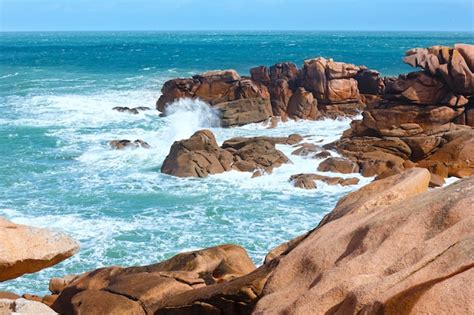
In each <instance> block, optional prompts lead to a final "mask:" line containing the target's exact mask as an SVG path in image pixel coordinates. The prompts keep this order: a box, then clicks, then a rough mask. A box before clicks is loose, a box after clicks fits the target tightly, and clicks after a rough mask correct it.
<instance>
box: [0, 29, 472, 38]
mask: <svg viewBox="0 0 474 315" xmlns="http://www.w3.org/2000/svg"><path fill="white" fill-rule="evenodd" d="M41 32H56V33H60V32H64V33H65V32H71V33H73V32H78V33H79V32H352V33H357V32H374V33H382V32H406V33H408V32H423V33H456V32H457V33H474V30H416V29H412V30H395V29H386V30H370V29H366V30H344V29H224V30H216V29H197V30H192V29H128V30H127V29H110V30H100V29H99V30H97V29H96V30H94V29H90V30H87V29H84V30H80V29H77V30H47V29H45V30H0V33H41ZM473 40H474V39H473Z"/></svg>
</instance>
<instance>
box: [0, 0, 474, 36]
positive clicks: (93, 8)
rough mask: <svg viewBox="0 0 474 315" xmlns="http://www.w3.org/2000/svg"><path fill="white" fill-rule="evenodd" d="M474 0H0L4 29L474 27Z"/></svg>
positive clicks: (360, 28) (389, 28)
mask: <svg viewBox="0 0 474 315" xmlns="http://www.w3.org/2000/svg"><path fill="white" fill-rule="evenodd" d="M473 20H474V0H0V30H1V31H87V30H89V31H90V30H397V31H410V30H413V31H471V32H472V31H474V24H473V23H474V22H473Z"/></svg>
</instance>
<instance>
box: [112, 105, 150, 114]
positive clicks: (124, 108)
mask: <svg viewBox="0 0 474 315" xmlns="http://www.w3.org/2000/svg"><path fill="white" fill-rule="evenodd" d="M112 109H113V110H116V111H118V112H122V113H124V112H125V113H130V114H135V115H136V114H138V113H140V112H141V111H146V110H150V109H151V108H149V107H145V106H139V107H132V108H130V107H127V106H116V107H114V108H112Z"/></svg>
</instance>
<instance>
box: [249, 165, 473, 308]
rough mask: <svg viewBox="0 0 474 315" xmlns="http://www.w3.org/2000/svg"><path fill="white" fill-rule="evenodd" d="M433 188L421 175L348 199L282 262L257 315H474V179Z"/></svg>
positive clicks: (424, 173) (386, 182) (370, 187)
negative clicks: (430, 188)
mask: <svg viewBox="0 0 474 315" xmlns="http://www.w3.org/2000/svg"><path fill="white" fill-rule="evenodd" d="M428 182H429V173H428V172H427V171H426V170H420V169H414V170H411V171H408V172H407V173H403V174H400V175H395V176H392V177H389V178H387V179H384V180H380V181H377V182H374V183H372V184H369V185H368V186H366V187H368V188H365V189H362V190H360V191H358V192H355V193H353V194H349V195H348V196H347V197H346V198H344V199H343V200H341V201H340V202H339V203H338V205H337V206H336V209H335V210H334V211H333V212H331V214H332V215H331V214H330V216H329V217H327V219H325V221H324V222H323V223H322V224H320V226H319V227H318V228H317V229H315V230H313V231H312V232H310V234H309V235H306V236H305V237H303V239H302V240H300V241H299V243H298V244H297V245H296V246H295V247H294V248H292V249H291V250H289V251H288V250H287V251H286V252H285V253H284V255H283V257H281V258H280V260H279V264H278V265H277V266H276V267H275V269H274V270H273V272H272V274H271V276H270V277H269V278H268V280H267V282H266V284H265V287H264V290H263V296H262V297H261V298H260V300H259V302H258V303H257V305H256V308H255V310H254V313H255V314H276V313H285V314H382V313H383V314H431V313H432V314H470V313H472V312H473V311H474V307H473V305H472V303H471V302H470V301H471V296H472V294H473V293H474V292H473V289H472V285H471V282H472V281H471V280H472V277H473V274H472V262H473V257H472V253H473V252H474V238H473V236H472V233H471V231H472V230H473V228H474V217H473V216H472V211H473V206H472V205H473V204H474V194H473V193H474V178H469V179H466V180H462V181H459V182H457V183H455V184H453V185H451V186H449V187H447V188H442V189H437V190H434V191H430V192H423V191H426V190H427V188H428ZM334 214H337V215H334Z"/></svg>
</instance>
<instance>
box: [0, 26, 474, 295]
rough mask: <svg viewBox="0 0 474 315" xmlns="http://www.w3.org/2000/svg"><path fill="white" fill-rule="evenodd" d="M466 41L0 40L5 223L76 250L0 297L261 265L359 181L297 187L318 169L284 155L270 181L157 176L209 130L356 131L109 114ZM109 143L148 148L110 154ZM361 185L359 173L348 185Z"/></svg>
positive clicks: (316, 135)
mask: <svg viewBox="0 0 474 315" xmlns="http://www.w3.org/2000/svg"><path fill="white" fill-rule="evenodd" d="M458 42H464V43H474V38H473V33H413V32H411V33H409V32H406V33H405V32H401V33H400V32H47V33H42V32H34V33H0V114H1V115H0V216H3V217H6V218H7V219H10V220H12V221H14V222H16V223H21V224H29V225H34V226H38V227H46V228H50V229H54V230H59V231H63V232H65V233H67V234H69V235H70V236H72V237H73V238H75V239H76V240H77V241H78V242H79V243H80V245H81V250H80V252H79V253H78V254H76V255H75V256H73V257H72V258H70V259H68V260H66V261H64V262H62V263H60V264H58V265H56V266H54V267H51V268H48V269H45V270H42V271H40V272H38V273H35V274H31V275H25V276H23V277H20V278H18V279H15V280H12V281H7V282H4V283H1V284H0V291H2V290H9V291H13V292H17V293H33V294H46V293H47V287H48V281H49V279H50V278H51V277H58V276H63V275H66V274H71V273H80V272H84V271H88V270H91V269H95V268H98V267H101V266H109V265H122V266H131V265H144V264H152V263H156V262H158V261H161V260H163V259H166V258H169V257H171V256H173V255H175V254H177V253H179V252H182V251H188V250H193V249H199V248H204V247H209V246H213V245H218V244H223V243H233V244H238V245H241V246H243V247H245V249H246V250H247V251H248V253H249V255H250V256H251V257H252V259H253V260H254V262H255V263H256V264H260V263H261V262H262V260H263V258H264V256H265V254H266V253H267V252H268V251H269V250H270V249H271V248H273V247H274V246H276V245H278V244H280V243H282V242H285V241H287V240H290V239H291V238H293V237H295V236H297V235H300V234H302V233H304V232H306V231H307V230H309V229H311V228H313V227H314V226H316V225H317V224H318V222H319V220H321V218H322V217H323V216H324V214H325V213H327V212H328V211H330V210H331V209H332V208H333V207H334V205H335V204H336V202H337V200H338V199H339V198H340V197H341V196H343V195H345V194H347V193H348V192H350V191H352V190H354V189H357V188H358V187H360V186H362V185H364V184H366V183H368V182H369V181H370V180H371V178H362V177H360V176H359V178H360V179H361V181H360V183H359V185H356V186H349V187H339V186H328V185H325V184H323V183H318V189H317V190H310V191H306V190H302V189H298V188H294V187H293V186H292V184H291V183H290V182H289V181H288V179H289V177H290V175H293V174H296V173H302V172H313V173H314V172H316V168H317V165H318V163H319V162H320V161H319V160H314V159H309V158H304V157H297V156H293V155H290V154H291V152H292V151H293V150H294V148H292V147H290V146H285V145H279V146H278V148H279V149H280V150H282V151H283V152H284V153H285V154H287V155H288V156H289V157H290V159H291V160H292V162H293V163H291V164H287V165H284V166H282V167H280V168H277V169H275V171H274V173H273V174H271V175H265V176H262V177H258V178H254V179H251V174H250V173H239V172H228V173H224V174H219V175H213V176H210V177H208V178H205V179H194V178H191V179H182V178H174V177H171V176H168V175H163V174H161V173H160V167H161V164H162V162H163V160H164V158H165V157H166V155H167V154H168V152H169V148H170V146H171V144H172V143H173V141H175V140H179V139H183V138H186V137H189V136H190V135H191V134H192V133H194V132H195V131H196V130H199V129H203V128H209V129H211V130H212V131H213V132H214V133H215V135H216V138H217V140H218V142H219V143H222V142H223V141H224V140H226V139H228V138H231V137H234V136H257V135H270V136H287V135H289V134H292V133H299V134H301V135H304V136H308V138H307V141H310V142H315V143H316V142H317V143H318V144H321V143H328V142H331V141H334V140H336V139H337V138H338V137H339V136H340V135H341V134H342V132H343V131H344V130H345V129H347V128H348V126H349V123H350V121H349V120H347V119H342V120H336V121H333V120H323V121H315V122H309V121H300V122H294V121H290V122H287V123H284V124H280V125H279V126H278V127H277V128H275V129H267V128H266V126H264V125H262V124H252V125H247V126H243V127H238V128H232V129H223V128H219V127H217V126H216V125H215V123H213V122H214V121H215V113H214V112H213V111H211V110H210V109H209V107H208V106H207V105H206V104H204V103H201V102H198V101H189V100H185V101H181V102H180V104H178V105H177V106H176V108H177V110H176V111H175V112H174V113H173V114H172V115H170V116H168V117H164V118H163V117H159V112H157V111H156V110H150V111H146V112H142V113H140V114H138V115H131V114H127V113H119V112H116V111H113V110H112V108H113V107H115V106H129V107H136V106H148V107H151V108H154V104H155V101H156V100H157V99H158V97H159V96H160V89H161V86H162V84H163V83H164V82H165V81H166V80H168V79H171V78H175V77H188V76H191V75H193V74H196V73H199V72H203V71H206V70H214V69H229V68H233V69H236V70H237V71H239V72H240V74H241V75H248V72H249V69H250V68H251V67H254V66H258V65H268V66H269V65H273V64H275V63H277V62H281V61H292V62H295V63H296V64H297V65H298V66H301V64H302V62H303V60H305V59H308V58H312V57H316V56H324V57H328V58H333V59H335V60H336V61H344V62H350V63H355V64H357V65H366V66H367V67H369V68H371V69H376V70H378V71H380V72H381V73H382V74H383V75H396V74H399V73H406V72H408V71H412V69H411V68H410V67H408V66H407V65H404V64H403V63H402V61H401V58H402V57H403V55H404V52H405V51H406V50H407V49H410V48H414V47H425V46H431V45H453V44H454V43H458ZM114 139H130V140H135V139H143V140H145V141H147V142H148V143H149V144H150V145H151V148H150V149H136V150H124V151H114V150H111V149H110V148H109V147H108V144H107V142H108V141H109V140H114ZM356 176H358V175H356Z"/></svg>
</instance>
